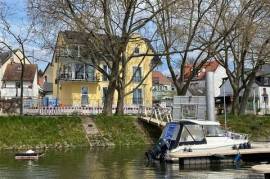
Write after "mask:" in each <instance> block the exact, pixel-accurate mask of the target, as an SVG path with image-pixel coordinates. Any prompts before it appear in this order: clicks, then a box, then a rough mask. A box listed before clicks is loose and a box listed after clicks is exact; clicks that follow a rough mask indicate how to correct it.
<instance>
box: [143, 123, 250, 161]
mask: <svg viewBox="0 0 270 179" xmlns="http://www.w3.org/2000/svg"><path fill="white" fill-rule="evenodd" d="M248 148H251V145H250V143H249V140H248V136H247V135H246V134H238V133H233V132H228V131H224V130H222V129H221V126H220V123H219V122H215V121H205V120H204V121H200V120H189V119H188V120H180V121H177V122H169V123H167V124H166V126H165V128H164V129H163V132H162V134H161V136H160V139H159V141H158V143H157V144H156V145H155V146H154V147H153V149H152V150H150V151H149V152H147V153H146V154H147V157H148V158H151V159H161V160H162V159H164V158H165V157H166V155H167V154H172V153H175V152H198V151H207V150H212V149H213V150H219V149H220V150H223V149H227V150H228V149H229V150H236V149H248Z"/></svg>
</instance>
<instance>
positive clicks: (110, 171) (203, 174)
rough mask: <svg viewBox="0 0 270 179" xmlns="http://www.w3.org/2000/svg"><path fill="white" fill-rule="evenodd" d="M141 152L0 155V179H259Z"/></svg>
mask: <svg viewBox="0 0 270 179" xmlns="http://www.w3.org/2000/svg"><path fill="white" fill-rule="evenodd" d="M144 151H146V148H145V147H124V148H113V149H102V148H98V149H92V150H88V149H76V150H68V151H61V152H60V151H47V152H46V155H45V156H44V157H43V158H41V159H40V160H38V161H16V160H15V159H14V153H13V152H1V153H0V178H12V179H13V178H27V179H29V178H30V179H31V178H34V179H36V178H38V179H40V178H41V179H42V178H60V179H61V178H63V179H69V178H71V179H73V178H74V179H75V178H76V179H77V178H82V179H84V178H94V179H95V178H139V179H140V178H141V179H142V178H183V179H197V178H198V179H201V178H205V179H212V178H213V179H216V178H221V179H223V178H224V179H225V178H228V179H231V178H235V179H240V178H241V179H244V178H252V179H253V178H263V175H260V174H255V173H253V172H252V171H250V170H249V166H240V168H238V169H236V168H235V167H234V166H232V165H227V166H225V165H219V166H218V165H213V166H207V167H206V166H202V165H200V166H192V167H185V168H181V167H179V165H178V164H164V163H159V162H155V163H147V162H146V161H145V159H144ZM194 167H195V168H194Z"/></svg>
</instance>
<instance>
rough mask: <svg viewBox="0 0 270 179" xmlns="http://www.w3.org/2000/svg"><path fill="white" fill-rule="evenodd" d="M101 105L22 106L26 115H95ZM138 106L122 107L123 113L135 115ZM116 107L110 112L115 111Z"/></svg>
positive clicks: (99, 111) (99, 110)
mask: <svg viewBox="0 0 270 179" xmlns="http://www.w3.org/2000/svg"><path fill="white" fill-rule="evenodd" d="M102 109H103V108H102V107H72V106H70V107H39V108H24V114H27V115H46V116H47V115H96V114H100V113H102ZM139 109H140V106H126V107H124V114H130V115H137V114H138V113H139ZM115 110H116V107H113V109H112V112H113V113H115Z"/></svg>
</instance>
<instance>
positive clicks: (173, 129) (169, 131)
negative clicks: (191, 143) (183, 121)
mask: <svg viewBox="0 0 270 179" xmlns="http://www.w3.org/2000/svg"><path fill="white" fill-rule="evenodd" d="M179 129H180V125H179V124H174V123H169V124H167V125H166V127H165V129H164V130H163V132H162V134H161V138H163V139H167V140H168V139H169V140H176V138H177V135H178V132H179Z"/></svg>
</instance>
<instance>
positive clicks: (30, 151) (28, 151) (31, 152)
mask: <svg viewBox="0 0 270 179" xmlns="http://www.w3.org/2000/svg"><path fill="white" fill-rule="evenodd" d="M25 153H27V154H33V153H35V151H33V150H31V149H30V150H27V151H26V152H25Z"/></svg>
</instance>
